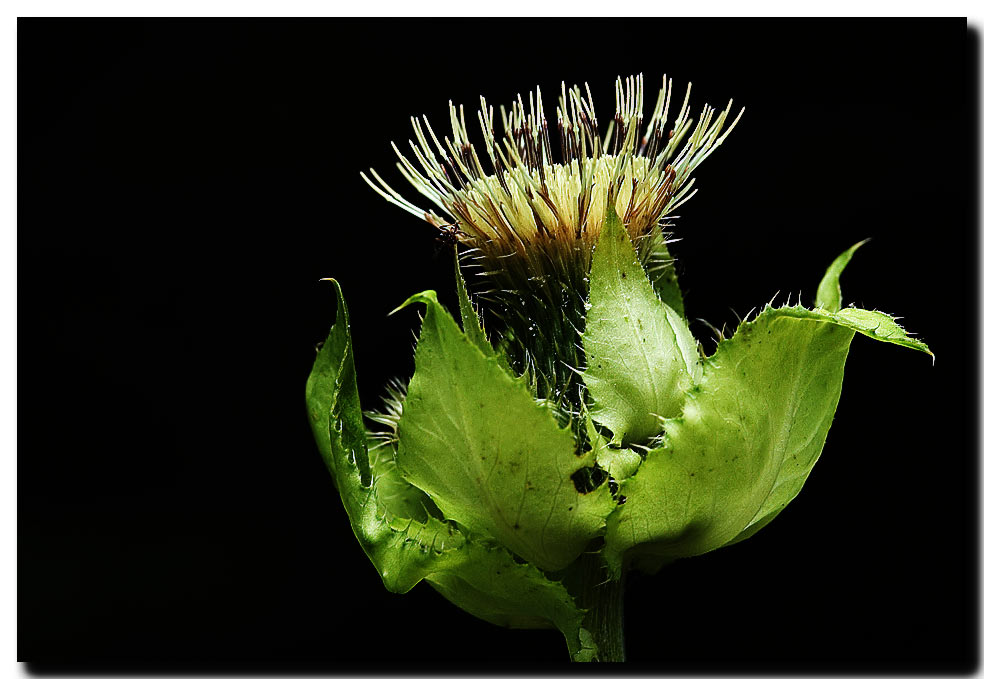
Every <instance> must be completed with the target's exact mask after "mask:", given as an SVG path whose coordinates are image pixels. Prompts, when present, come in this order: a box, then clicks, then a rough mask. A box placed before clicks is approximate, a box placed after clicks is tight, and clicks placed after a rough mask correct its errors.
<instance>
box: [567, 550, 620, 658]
mask: <svg viewBox="0 0 984 679" xmlns="http://www.w3.org/2000/svg"><path fill="white" fill-rule="evenodd" d="M566 580H567V584H568V587H569V591H570V592H571V593H572V594H573V595H574V598H575V600H576V601H577V604H578V606H580V607H581V608H585V609H587V611H588V613H587V615H586V616H585V617H584V621H583V622H582V623H581V625H582V626H583V627H584V629H586V630H587V631H588V632H590V633H591V636H592V638H593V639H594V642H595V644H596V645H597V647H598V660H599V661H600V662H625V635H624V632H623V622H624V600H625V578H624V577H623V578H619V579H618V580H609V579H608V572H607V570H606V568H605V565H604V561H603V560H602V559H601V557H600V555H598V554H584V555H582V556H581V558H579V559H578V560H577V561H576V562H575V563H574V565H573V567H572V568H571V571H570V573H569V577H568V578H566Z"/></svg>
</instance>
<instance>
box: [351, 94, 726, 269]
mask: <svg viewBox="0 0 984 679" xmlns="http://www.w3.org/2000/svg"><path fill="white" fill-rule="evenodd" d="M672 87H673V83H672V80H671V81H669V82H667V80H666V77H665V76H664V77H663V83H662V87H661V88H660V91H659V95H658V97H657V101H656V108H655V111H654V112H653V114H652V117H651V118H650V120H649V122H648V124H647V125H645V127H644V126H643V125H644V120H643V114H642V112H643V94H644V92H643V78H642V76H641V75H640V76H638V77H635V78H628V79H627V81H625V82H624V83H623V82H622V80H621V79H619V80H618V81H616V87H615V102H616V115H615V119H614V120H613V121H612V124H611V125H610V126H609V128H608V131H607V133H606V134H605V136H604V138H602V137H601V135H600V134H599V130H598V124H597V118H596V116H595V107H594V101H593V99H592V97H591V90H590V88H588V87H587V86H585V96H582V95H581V92H580V90H579V89H578V88H577V87H574V88H571V89H567V88H566V87H565V86H564V84H563V83H562V84H561V95H560V104H559V106H558V107H557V125H558V126H559V131H560V137H561V139H560V149H559V151H560V156H561V157H560V158H559V159H557V158H556V153H555V152H554V150H553V149H552V148H551V141H550V138H549V136H550V135H549V132H548V130H549V128H548V124H547V120H546V116H545V114H544V110H545V109H544V106H543V100H542V97H541V95H540V90H539V88H537V91H536V95H535V97H534V94H533V93H532V92H531V93H530V95H529V100H528V106H527V105H524V102H523V100H522V98H518V99H517V100H516V101H515V102H514V103H513V105H512V107H511V110H509V111H508V112H507V111H506V109H505V108H504V107H503V108H501V109H500V112H501V118H502V125H503V135H501V136H499V137H498V138H497V137H496V134H495V129H494V119H493V109H492V107H491V106H488V105H487V104H486V102H485V99H484V97H483V98H481V99H480V109H479V126H480V129H481V133H482V140H483V142H484V144H483V145H484V147H485V148H484V151H485V153H486V154H487V157H486V161H485V163H484V164H483V162H482V161H481V160H480V159H479V155H478V153H477V150H476V148H475V147H474V145H473V144H472V143H471V141H470V140H469V137H468V133H467V129H466V125H465V114H464V108H463V107H458V108H457V109H455V106H454V105H453V104H452V103H450V102H449V111H450V118H451V132H452V138H451V139H448V138H447V137H445V138H444V143H443V145H442V143H441V142H440V141H439V140H438V136H437V134H436V133H435V132H434V129H433V127H432V126H431V124H430V122H429V121H428V120H427V118H426V117H424V118H423V124H421V120H420V119H418V118H412V119H411V126H412V128H413V131H414V136H415V138H416V141H411V142H410V151H411V153H410V155H409V157H408V156H407V155H405V154H403V153H402V152H401V151H400V150H399V148H398V147H397V146H396V145H395V144H394V145H393V148H394V150H395V151H396V154H397V158H398V160H399V163H398V165H397V167H398V169H399V171H400V173H401V174H402V175H403V176H404V177H405V178H406V179H407V180H408V181H409V182H410V184H411V185H412V186H413V187H414V188H415V189H417V191H418V192H419V193H421V194H422V195H423V196H424V197H425V198H427V199H428V200H429V201H430V202H432V203H433V204H434V205H435V206H436V208H437V209H438V210H440V212H441V213H442V214H440V215H439V214H438V213H437V212H435V210H434V209H432V210H430V211H426V212H425V211H424V210H422V209H421V208H418V207H417V206H415V205H413V204H412V203H410V202H409V201H408V200H406V199H405V198H403V196H401V195H400V194H399V193H397V192H396V191H394V190H393V189H392V188H391V187H390V186H389V185H387V184H386V183H385V182H384V181H383V180H382V178H381V177H380V176H379V175H378V174H377V173H376V172H375V171H374V170H370V173H371V174H372V179H370V178H369V177H367V176H366V175H365V174H363V175H362V176H363V178H364V179H365V180H366V182H367V183H368V184H369V185H370V186H371V187H372V188H373V189H374V190H375V191H376V192H377V193H379V194H380V195H381V196H383V197H384V198H386V199H387V200H388V201H390V202H392V203H394V204H395V205H398V206H399V207H401V208H403V209H404V210H406V211H407V212H410V213H411V214H413V215H414V216H416V217H419V218H422V219H425V220H427V221H428V222H430V223H431V224H433V225H435V226H437V227H440V228H445V227H449V226H452V225H455V226H457V227H458V228H459V229H460V231H461V233H462V234H463V235H464V236H465V238H467V239H469V240H470V241H471V242H472V244H473V245H474V246H475V247H477V248H478V249H479V250H482V251H489V252H490V253H495V254H498V255H501V254H503V253H504V252H509V251H515V252H523V251H526V250H528V249H529V246H531V245H535V244H536V242H537V241H538V240H552V241H555V242H556V241H560V242H564V241H568V242H570V241H575V240H580V239H582V238H583V239H585V240H586V241H587V242H588V243H592V242H594V240H595V239H596V238H597V234H598V233H599V231H600V229H601V225H602V222H603V221H604V215H605V212H606V209H607V205H608V202H609V201H610V200H613V201H614V205H615V207H616V210H617V211H618V214H619V216H620V217H622V219H623V221H625V222H626V226H627V228H628V229H629V231H630V233H631V234H632V235H633V236H640V235H645V234H648V233H650V232H652V231H653V229H656V228H657V227H659V226H660V223H661V220H662V219H664V218H665V217H666V216H668V215H669V213H671V212H672V211H673V210H675V209H676V208H678V207H679V206H680V205H682V204H683V203H684V202H685V201H686V200H688V199H689V198H690V197H691V196H692V195H693V194H694V193H695V189H693V181H692V180H691V179H690V175H691V173H692V172H693V171H694V170H695V169H696V168H697V167H698V166H699V165H700V164H701V163H702V162H703V161H704V160H706V159H707V157H708V156H709V155H710V154H711V153H713V152H714V150H715V149H717V147H718V146H720V145H721V143H722V142H723V141H724V140H725V139H726V138H727V136H728V135H729V134H730V132H731V130H732V129H734V126H735V124H736V123H737V122H738V119H739V118H740V117H741V112H739V114H738V116H737V117H736V118H735V120H734V121H733V122H732V123H731V125H730V126H729V127H728V128H727V129H725V128H724V124H725V121H726V119H727V117H728V114H729V112H730V110H731V103H730V102H729V104H728V106H727V107H726V108H725V110H724V111H722V112H720V113H719V114H717V115H715V111H714V109H712V108H710V107H709V106H704V108H703V110H702V111H701V115H700V117H699V118H698V120H697V123H696V125H694V124H693V120H692V119H691V118H690V117H689V115H690V108H689V100H690V86H689V85H688V86H687V92H686V94H685V96H684V101H683V104H682V105H681V107H680V110H679V114H678V115H677V118H676V119H675V121H673V122H672V126H670V125H669V123H670V121H669V116H670V99H671V95H672ZM425 128H426V129H425ZM691 128H692V130H691ZM688 131H689V136H687V132H688ZM684 139H685V140H684ZM412 159H415V161H416V162H414V160H412ZM374 180H375V181H374ZM541 245H542V244H541ZM535 249H536V248H535Z"/></svg>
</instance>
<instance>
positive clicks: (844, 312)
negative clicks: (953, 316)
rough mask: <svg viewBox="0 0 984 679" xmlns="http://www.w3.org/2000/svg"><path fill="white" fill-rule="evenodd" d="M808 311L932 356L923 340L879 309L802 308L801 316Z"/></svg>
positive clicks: (879, 339)
mask: <svg viewBox="0 0 984 679" xmlns="http://www.w3.org/2000/svg"><path fill="white" fill-rule="evenodd" d="M800 308H802V307H800ZM810 313H815V314H819V315H821V316H823V317H824V318H825V320H827V321H829V322H831V323H836V324H837V325H842V326H844V327H845V328H851V329H852V330H856V331H858V332H859V333H861V334H862V335H867V336H868V337H870V338H872V339H876V340H878V341H880V342H888V343H890V344H898V345H899V346H903V347H907V348H909V349H915V350H916V351H921V352H923V353H924V354H929V355H930V356H933V352H932V351H930V350H929V347H928V346H926V343H925V342H921V341H920V340H917V339H916V338H915V337H913V336H911V335H910V334H909V333H907V332H906V331H905V330H904V329H903V328H902V326H900V325H899V324H898V323H896V322H895V319H894V318H892V317H891V316H889V315H888V314H886V313H883V312H881V311H874V310H869V309H857V308H855V307H844V308H843V309H841V310H840V311H837V312H834V313H830V312H828V311H824V310H823V309H815V310H814V311H813V312H809V311H807V310H806V309H803V316H802V317H804V318H805V317H808V316H809V314H810Z"/></svg>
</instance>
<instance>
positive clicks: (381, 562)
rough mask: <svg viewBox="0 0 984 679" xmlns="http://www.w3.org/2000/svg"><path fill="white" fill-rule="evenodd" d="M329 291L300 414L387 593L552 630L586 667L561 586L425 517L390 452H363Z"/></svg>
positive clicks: (576, 614)
mask: <svg viewBox="0 0 984 679" xmlns="http://www.w3.org/2000/svg"><path fill="white" fill-rule="evenodd" d="M332 283H333V284H334V286H335V291H336V296H337V300H338V311H337V315H336V321H335V325H334V326H333V328H332V330H331V333H330V334H329V336H328V339H327V340H326V341H325V343H324V346H323V347H322V348H321V350H320V351H319V352H318V356H317V358H316V360H315V365H314V369H313V370H312V372H311V376H310V377H309V379H308V382H307V389H306V395H307V404H308V415H309V418H310V421H311V426H312V429H313V431H314V435H315V439H316V440H317V443H318V447H319V449H320V450H321V453H322V456H323V457H324V460H325V463H326V464H327V466H328V469H329V471H330V472H331V474H332V478H333V479H334V481H335V485H336V486H337V488H338V491H339V494H340V495H341V499H342V504H343V506H344V508H345V511H346V512H347V513H348V516H349V520H350V522H351V525H352V529H353V531H354V533H355V536H356V538H357V539H358V541H359V544H360V545H361V546H362V548H363V549H364V550H365V552H366V554H367V555H368V556H369V558H370V560H371V561H372V563H373V565H374V566H375V567H376V569H377V570H378V571H379V574H380V576H381V577H382V580H383V583H384V585H385V586H386V588H387V589H389V590H390V591H393V592H401V593H402V592H406V591H408V590H410V589H411V588H412V587H413V586H414V585H416V584H417V583H418V582H420V580H421V579H426V580H427V581H428V582H430V584H432V585H433V586H434V587H435V588H436V589H437V590H438V591H439V592H441V594H443V595H444V596H445V597H447V598H448V599H449V600H450V601H452V602H454V603H455V604H456V605H458V606H460V607H461V608H463V609H464V610H466V611H468V612H470V613H472V614H473V615H476V616H478V617H480V618H483V619H485V620H488V621H490V622H494V623H496V624H499V625H505V626H509V627H549V626H554V627H556V628H557V629H559V630H560V631H561V632H563V634H564V636H565V638H566V640H567V646H568V651H569V653H570V654H571V657H572V658H573V659H575V660H590V659H591V658H592V657H593V654H594V645H593V642H592V640H591V637H590V635H589V634H588V633H587V632H586V630H584V629H583V628H582V627H581V621H582V619H583V617H584V611H583V610H581V609H579V608H578V607H577V605H576V603H575V602H574V599H573V598H572V597H571V596H570V594H568V592H567V591H566V590H565V589H564V587H563V586H562V585H561V584H560V583H558V582H555V581H553V580H550V579H549V578H547V577H546V576H545V575H544V574H543V572H542V571H540V570H539V569H538V568H536V567H534V566H533V565H532V564H520V563H517V562H516V560H515V559H514V558H513V557H512V555H510V554H509V553H508V552H507V551H506V550H505V549H503V548H502V547H499V546H497V545H495V544H494V543H492V542H491V541H488V540H482V539H475V538H471V537H466V536H465V535H464V534H463V533H462V532H461V531H460V530H459V529H458V528H457V527H456V526H455V525H454V524H453V523H451V522H448V521H442V520H440V519H438V518H435V517H434V516H430V515H429V512H428V508H429V507H431V506H432V505H431V502H430V500H429V498H427V496H426V495H425V494H424V493H423V492H422V491H421V490H419V489H417V488H415V487H413V486H412V485H410V484H409V483H407V482H406V481H405V480H404V479H403V478H402V477H401V476H400V475H398V474H396V473H394V472H395V468H394V466H393V459H392V448H391V447H390V446H389V445H383V446H379V447H377V448H374V449H373V450H369V451H367V448H366V432H365V429H364V425H363V421H362V418H361V407H360V404H359V395H358V390H357V388H356V382H355V368H354V362H353V360H352V345H351V340H350V337H349V327H348V310H347V308H346V306H345V300H344V298H343V297H342V293H341V288H340V287H339V285H338V283H337V282H335V281H332Z"/></svg>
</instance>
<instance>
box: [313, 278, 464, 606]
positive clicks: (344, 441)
mask: <svg viewBox="0 0 984 679" xmlns="http://www.w3.org/2000/svg"><path fill="white" fill-rule="evenodd" d="M331 282H332V283H333V285H334V286H335V295H336V298H337V301H338V310H337V313H336V318H335V325H334V326H333V327H332V329H331V332H330V333H329V335H328V339H327V340H325V343H324V345H323V346H322V347H321V350H320V351H319V352H318V355H317V358H316V359H315V362H314V368H313V369H312V371H311V375H310V377H309V378H308V381H307V386H306V399H307V407H308V417H309V419H310V422H311V428H312V430H313V432H314V436H315V440H316V441H317V443H318V448H319V449H320V451H321V455H322V457H323V458H324V460H325V463H326V464H327V466H328V469H329V471H330V472H331V475H332V479H333V480H334V482H335V485H336V487H337V488H338V492H339V494H340V495H341V499H342V505H343V506H344V507H345V511H346V512H347V513H348V516H349V521H350V523H351V524H352V530H353V532H354V533H355V536H356V538H357V539H358V541H359V544H360V545H361V546H362V548H363V550H365V552H366V554H367V555H368V556H369V559H370V560H371V561H372V563H373V565H374V566H375V567H376V570H378V571H379V574H380V577H382V579H383V583H384V584H385V585H386V588H387V589H389V590H390V591H393V592H406V591H408V590H409V589H410V588H411V587H413V586H414V585H415V584H417V583H418V582H419V581H420V580H421V578H423V577H424V576H425V575H426V574H427V573H428V572H430V571H431V570H433V569H434V567H435V565H434V564H435V562H440V561H442V560H446V559H447V558H448V556H447V555H448V553H449V552H450V551H453V550H454V549H456V548H457V547H459V546H460V545H461V544H462V543H463V542H464V538H463V537H462V536H461V534H460V533H458V531H456V530H454V529H453V528H452V527H450V526H449V525H447V524H443V523H442V522H440V521H438V520H437V519H435V518H433V517H426V518H425V515H426V512H423V513H422V512H421V511H419V509H423V507H424V506H423V504H422V497H421V496H422V495H423V494H422V493H421V491H419V490H417V489H415V488H412V487H411V486H410V485H409V484H406V482H402V483H401V480H399V479H395V478H393V477H392V475H390V474H385V475H384V478H383V479H382V480H379V478H378V476H377V474H378V471H377V470H374V469H373V468H372V467H371V466H370V459H371V457H370V455H369V454H368V446H367V439H366V432H365V425H364V423H363V421H362V408H361V405H360V402H359V392H358V388H357V387H356V381H355V363H354V361H353V358H352V345H351V341H350V338H349V327H348V308H347V307H346V305H345V300H344V298H343V297H342V291H341V287H340V286H339V284H338V282H337V281H334V280H332V281H331ZM372 457H375V459H376V460H377V461H378V459H379V455H378V454H377V455H374V456H372ZM383 471H385V465H384V467H383ZM380 490H384V491H385V492H384V493H382V495H381V494H380V493H378V492H377V491H380ZM397 498H399V501H395V500H396V499H397ZM384 499H389V501H390V503H389V506H388V507H387V506H384V504H383V501H384ZM414 506H419V507H418V508H415V509H413V510H411V509H410V508H411V507H414ZM421 518H425V520H424V521H420V520H419V519H421Z"/></svg>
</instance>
